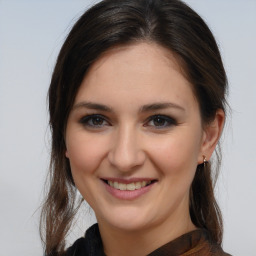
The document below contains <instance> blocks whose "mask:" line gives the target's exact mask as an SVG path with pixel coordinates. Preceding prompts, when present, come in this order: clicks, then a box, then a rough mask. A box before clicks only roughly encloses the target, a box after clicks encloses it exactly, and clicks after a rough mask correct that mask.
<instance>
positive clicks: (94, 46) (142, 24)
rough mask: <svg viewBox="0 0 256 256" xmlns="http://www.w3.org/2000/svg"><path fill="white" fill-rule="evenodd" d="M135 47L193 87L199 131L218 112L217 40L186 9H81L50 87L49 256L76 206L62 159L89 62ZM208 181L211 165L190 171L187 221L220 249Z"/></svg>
mask: <svg viewBox="0 0 256 256" xmlns="http://www.w3.org/2000/svg"><path fill="white" fill-rule="evenodd" d="M140 41H146V42H154V43H156V44H159V45H161V46H163V47H165V48H167V49H169V50H170V51H172V52H173V53H174V54H175V56H177V58H178V59H179V61H180V64H181V67H182V69H183V70H184V72H185V75H186V77H187V79H188V80H189V81H190V82H191V84H192V85H193V90H194V93H195V96H196V98H197V100H198V102H199V106H200V111H201V117H202V121H203V123H204V124H207V123H209V122H210V121H211V120H213V119H214V117H215V114H216V111H217V110H218V109H223V110H225V104H226V101H225V93H226V90H227V79H226V74H225V70H224V67H223V63H222V60H221V56H220V53H219V50H218V47H217V44H216V41H215V39H214V37H213V35H212V33H211V31H210V30H209V28H208V26H207V25H206V24H205V22H204V21H203V20H202V19H201V18H200V16H198V14H196V13H195V12H194V11H193V10H192V9H191V8H190V7H188V6H187V5H186V4H185V3H183V2H182V1H179V0H105V1H102V2H100V3H98V4H96V5H95V6H93V7H92V8H90V9H89V10H87V11H86V12H85V13H84V14H83V15H82V16H81V18H80V19H79V20H78V21H77V22H76V24H75V25H74V27H73V28H72V30H71V32H70V33H69V35H68V37H67V39H66V41H65V43H64V44H63V46H62V49H61V51H60V53H59V56H58V59H57V62H56V66H55V69H54V72H53V75H52V79H51V84H50V88H49V112H50V127H51V133H52V150H51V165H50V172H49V189H48V193H47V196H46V199H45V202H44V205H43V208H42V214H41V225H40V230H41V237H42V240H43V242H44V244H45V253H46V255H48V256H53V255H63V251H64V247H65V236H66V234H67V232H68V230H69V228H70V227H71V224H72V220H73V217H74V215H75V213H76V211H77V209H78V208H79V206H80V204H81V201H80V200H77V198H76V187H75V185H74V182H73V179H72V175H71V170H70V165H69V161H68V159H66V157H65V150H66V147H65V139H64V138H65V129H66V124H67V118H68V116H69V112H70V109H71V108H72V105H73V103H74V99H75V97H76V94H77V91H78V89H79V86H80V84H81V82H82V79H83V78H84V76H85V75H86V72H87V70H88V69H89V67H90V66H91V65H92V63H94V62H95V61H96V60H97V59H98V58H99V57H100V56H101V55H102V54H103V53H104V52H106V51H107V50H108V49H110V48H113V47H115V46H118V45H125V44H132V43H135V42H140ZM218 159H220V158H218ZM218 159H217V160H218ZM216 165H217V166H218V165H219V162H218V163H217V164H216ZM212 176H213V174H212V171H211V166H210V163H207V164H206V165H205V166H204V165H199V166H198V167H197V170H196V174H195V177H194V180H193V183H192V186H191V189H190V215H191V219H192V221H193V223H194V224H195V225H196V226H197V227H202V228H205V229H207V230H208V231H209V233H210V235H211V238H212V239H213V240H214V241H215V242H217V243H219V244H220V243H221V242H222V233H223V231H222V217H221V213H220V210H219V207H218V205H217V203H216V200H215V197H214V184H213V181H212Z"/></svg>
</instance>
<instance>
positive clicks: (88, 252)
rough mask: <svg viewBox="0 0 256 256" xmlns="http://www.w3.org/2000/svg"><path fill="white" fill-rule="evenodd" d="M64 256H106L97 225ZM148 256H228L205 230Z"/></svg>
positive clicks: (173, 242) (180, 238)
mask: <svg viewBox="0 0 256 256" xmlns="http://www.w3.org/2000/svg"><path fill="white" fill-rule="evenodd" d="M65 256H106V255H105V254H104V250H103V244H102V241H101V237H100V232H99V228H98V224H94V225H93V226H92V227H90V228H89V229H88V230H87V231H86V234H85V237H84V238H80V239H78V240H77V241H76V242H75V243H74V244H73V245H72V246H71V247H70V248H69V249H68V250H67V251H66V254H65ZM143 256H144V255H143ZM148 256H230V254H227V253H225V252H223V250H222V248H221V246H219V245H217V244H215V243H213V242H211V239H210V236H209V233H208V231H207V230H204V229H198V230H195V231H192V232H189V233H187V234H185V235H182V236H180V237H178V238H177V239H175V240H173V241H171V242H169V243H167V244H165V245H163V246H161V247H160V248H158V249H157V250H155V251H153V252H151V253H150V254H149V255H148Z"/></svg>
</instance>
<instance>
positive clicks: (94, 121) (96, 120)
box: [92, 117, 103, 125]
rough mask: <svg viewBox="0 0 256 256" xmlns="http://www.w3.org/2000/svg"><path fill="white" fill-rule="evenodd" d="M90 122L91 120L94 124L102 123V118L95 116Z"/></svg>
mask: <svg viewBox="0 0 256 256" xmlns="http://www.w3.org/2000/svg"><path fill="white" fill-rule="evenodd" d="M92 122H93V124H94V125H102V123H103V120H102V118H100V117H95V118H94V119H93V120H92Z"/></svg>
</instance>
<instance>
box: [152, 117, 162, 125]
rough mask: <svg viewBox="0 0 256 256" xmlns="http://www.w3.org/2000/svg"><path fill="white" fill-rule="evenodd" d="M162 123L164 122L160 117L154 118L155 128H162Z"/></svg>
mask: <svg viewBox="0 0 256 256" xmlns="http://www.w3.org/2000/svg"><path fill="white" fill-rule="evenodd" d="M164 123H165V120H164V119H163V118H160V117H158V118H155V120H154V125H156V126H162V125H164Z"/></svg>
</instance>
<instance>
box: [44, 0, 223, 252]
mask: <svg viewBox="0 0 256 256" xmlns="http://www.w3.org/2000/svg"><path fill="white" fill-rule="evenodd" d="M226 87H227V79H226V74H225V70H224V68H223V64H222V60H221V57H220V54H219V50H218V47H217V45H216V42H215V40H214V37H213V36H212V34H211V32H210V30H209V28H208V27H207V26H206V24H205V23H204V21H203V20H202V19H201V18H200V17H199V16H198V15H197V14H196V13H195V12H194V11H193V10H191V9H190V8H189V7H188V6H186V4H184V3H183V2H181V1H178V0H154V1H150V0H127V1H126V0H118V1H113V0H106V1H102V2H100V3H98V4H97V5H95V6H93V7H92V8H91V9H89V10H88V11H87V12H85V14H84V15H83V16H82V17H81V18H80V19H79V20H78V21H77V23H76V24H75V25H74V27H73V29H72V30H71V32H70V34H69V35H68V37H67V39H66V41H65V43H64V45H63V47H62V49H61V51H60V54H59V57H58V59H57V63H56V67H55V69H54V72H53V76H52V81H51V85H50V89H49V111H50V125H51V129H52V155H51V172H50V189H49V193H48V195H47V199H46V201H45V204H44V208H43V211H42V219H41V221H42V222H41V223H42V225H45V235H43V237H45V239H44V241H45V254H46V255H49V256H50V255H123V256H126V255H133V256H137V255H138V256H140V255H151V256H153V255H227V254H226V253H224V252H223V250H222V248H221V242H222V233H223V231H222V218H221V213H220V210H219V208H218V205H217V203H216V201H215V197H214V192H213V181H212V178H211V177H212V173H211V165H210V162H209V160H210V158H211V156H212V154H213V152H214V150H215V147H216V145H217V143H218V141H219V138H220V135H221V132H222V129H223V125H224V121H225V93H226V90H227V88H226ZM218 159H219V158H218V157H217V160H218ZM217 165H218V161H217ZM77 190H78V191H79V192H80V193H81V195H82V197H83V199H84V200H86V201H87V202H88V203H89V204H90V206H91V207H92V208H93V210H94V212H95V215H96V218H97V222H98V224H95V225H94V226H92V227H91V228H90V229H89V230H87V232H86V235H85V238H81V239H78V240H77V241H76V242H75V244H74V245H73V246H71V247H70V248H69V249H67V250H65V242H64V241H65V236H66V234H67V232H68V231H69V229H70V226H71V223H72V219H73V217H74V215H75V213H76V211H77V210H78V208H79V206H80V205H81V203H82V201H83V200H82V201H80V202H78V200H77V199H76V192H77ZM42 228H43V227H42Z"/></svg>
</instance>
